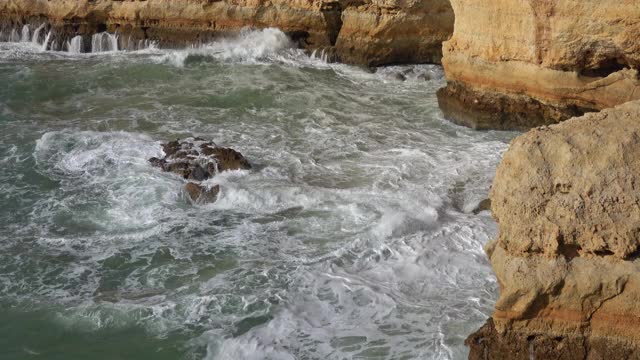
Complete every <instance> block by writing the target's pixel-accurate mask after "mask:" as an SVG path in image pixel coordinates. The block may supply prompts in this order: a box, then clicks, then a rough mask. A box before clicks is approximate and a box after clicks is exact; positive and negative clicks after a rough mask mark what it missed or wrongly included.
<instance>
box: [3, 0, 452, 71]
mask: <svg viewBox="0 0 640 360" xmlns="http://www.w3.org/2000/svg"><path fill="white" fill-rule="evenodd" d="M42 21H47V22H48V23H50V24H51V25H52V26H53V27H54V28H55V29H56V33H57V35H58V36H61V37H63V39H60V41H58V42H57V43H58V44H62V43H64V42H65V41H67V40H68V38H69V37H71V36H74V35H78V34H93V33H96V32H101V31H109V32H116V31H117V32H118V33H119V34H121V35H124V36H127V37H132V38H133V39H135V40H152V41H156V42H158V43H159V44H160V46H164V47H181V46H185V45H190V44H193V43H197V42H206V41H210V40H211V39H212V38H214V37H216V36H219V35H225V34H228V33H234V32H237V31H239V30H240V29H242V28H244V27H253V28H265V27H277V28H279V29H281V30H282V31H284V32H285V33H288V34H289V35H290V36H291V37H292V38H293V40H295V41H297V42H298V43H299V44H300V45H301V46H302V47H305V48H308V49H321V50H326V52H327V53H328V54H331V55H332V56H334V58H337V59H338V60H341V61H343V62H347V63H355V64H364V65H383V64H390V63H407V62H440V58H441V56H442V50H441V44H442V41H444V40H446V39H448V38H449V36H450V35H451V33H452V31H453V10H452V9H451V6H450V4H449V1H448V0H408V1H407V0H364V1H359V0H356V1H351V0H341V1H337V0H180V1H176V0H137V1H136V0H92V1H90V0H56V1H49V0H5V1H2V2H0V22H1V23H3V24H0V25H4V27H5V28H8V27H14V28H15V27H16V26H18V27H19V26H21V25H22V24H24V23H26V22H36V23H37V22H42ZM121 38H122V36H121Z"/></svg>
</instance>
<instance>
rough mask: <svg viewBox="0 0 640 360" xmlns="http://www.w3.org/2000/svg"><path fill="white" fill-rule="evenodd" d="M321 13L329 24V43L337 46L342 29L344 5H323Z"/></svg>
mask: <svg viewBox="0 0 640 360" xmlns="http://www.w3.org/2000/svg"><path fill="white" fill-rule="evenodd" d="M320 12H322V16H323V17H324V20H325V22H326V24H327V36H328V37H329V43H330V44H331V46H335V45H336V41H337V40H338V35H339V34H340V30H341V29H342V5H341V4H340V2H339V1H333V2H327V3H323V4H322V7H321V8H320Z"/></svg>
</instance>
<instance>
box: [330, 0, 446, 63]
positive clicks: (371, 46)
mask: <svg viewBox="0 0 640 360" xmlns="http://www.w3.org/2000/svg"><path fill="white" fill-rule="evenodd" d="M452 32H453V9H452V8H451V4H450V3H449V0H366V1H362V2H361V3H353V4H352V5H349V6H345V8H344V11H343V12H342V28H341V30H340V34H339V35H338V40H337V43H336V52H337V55H338V57H339V58H340V60H342V61H343V62H348V63H357V64H367V65H371V66H375V65H383V64H397V63H424V62H430V63H440V59H441V58H442V42H443V41H445V40H447V39H448V38H449V37H450V36H451V33H452Z"/></svg>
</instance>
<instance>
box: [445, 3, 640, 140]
mask: <svg viewBox="0 0 640 360" xmlns="http://www.w3.org/2000/svg"><path fill="white" fill-rule="evenodd" d="M451 4H452V6H453V9H454V12H455V30H454V33H453V36H452V37H451V39H450V40H449V41H447V42H445V44H444V46H443V52H444V57H443V65H444V68H445V73H446V75H447V80H448V86H447V88H445V89H443V90H441V91H440V93H439V101H440V105H441V107H442V109H443V111H444V113H445V115H446V117H447V118H449V119H450V120H452V121H454V122H458V123H460V124H463V125H468V126H471V127H476V128H480V129H487V128H497V129H520V130H523V129H528V128H532V127H535V126H538V125H542V124H551V123H556V122H559V121H562V120H566V119H568V118H571V117H573V116H577V115H581V114H583V113H585V112H588V111H597V110H601V109H604V108H608V107H612V106H615V105H618V104H621V103H624V102H627V101H630V100H634V99H640V89H639V88H640V81H639V80H638V71H637V69H638V68H639V66H640V38H639V37H638V36H637V34H638V33H640V6H638V2H637V1H636V0H620V1H618V0H584V1H574V0H554V1H551V0H452V1H451Z"/></svg>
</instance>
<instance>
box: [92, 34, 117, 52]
mask: <svg viewBox="0 0 640 360" xmlns="http://www.w3.org/2000/svg"><path fill="white" fill-rule="evenodd" d="M105 51H118V36H117V35H115V34H110V33H108V32H106V31H105V32H101V33H97V34H94V35H93V36H92V37H91V52H92V53H97V52H105Z"/></svg>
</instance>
